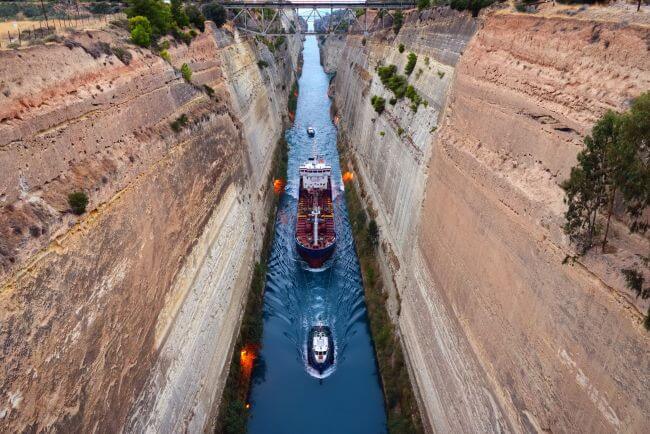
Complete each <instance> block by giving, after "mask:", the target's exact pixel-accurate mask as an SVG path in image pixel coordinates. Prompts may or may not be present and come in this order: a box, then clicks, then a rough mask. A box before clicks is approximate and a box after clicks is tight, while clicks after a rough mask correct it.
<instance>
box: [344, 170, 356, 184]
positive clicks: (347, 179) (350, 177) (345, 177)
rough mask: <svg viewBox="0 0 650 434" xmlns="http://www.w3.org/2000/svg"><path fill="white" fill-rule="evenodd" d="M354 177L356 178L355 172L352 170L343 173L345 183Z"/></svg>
mask: <svg viewBox="0 0 650 434" xmlns="http://www.w3.org/2000/svg"><path fill="white" fill-rule="evenodd" d="M353 179H354V173H352V172H345V173H344V174H343V182H344V183H346V184H347V183H348V182H350V181H352V180H353Z"/></svg>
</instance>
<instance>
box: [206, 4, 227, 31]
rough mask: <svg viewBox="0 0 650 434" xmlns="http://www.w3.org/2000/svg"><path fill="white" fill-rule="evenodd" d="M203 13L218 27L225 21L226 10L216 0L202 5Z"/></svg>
mask: <svg viewBox="0 0 650 434" xmlns="http://www.w3.org/2000/svg"><path fill="white" fill-rule="evenodd" d="M203 15H205V18H207V19H208V20H211V21H212V22H214V24H215V25H216V26H217V27H219V28H221V26H223V25H224V24H225V23H226V10H225V9H224V7H223V6H221V5H220V4H219V3H217V2H212V3H208V4H207V5H205V6H203Z"/></svg>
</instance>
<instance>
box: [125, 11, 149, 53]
mask: <svg viewBox="0 0 650 434" xmlns="http://www.w3.org/2000/svg"><path fill="white" fill-rule="evenodd" d="M129 28H130V29H131V41H133V43H134V44H136V45H139V46H141V47H148V46H150V45H151V35H152V29H151V23H149V20H148V19H147V18H146V17H143V16H137V17H133V18H130V19H129Z"/></svg>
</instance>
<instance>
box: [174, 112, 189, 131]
mask: <svg viewBox="0 0 650 434" xmlns="http://www.w3.org/2000/svg"><path fill="white" fill-rule="evenodd" d="M187 122H188V119H187V115H186V114H185V113H183V114H182V115H180V116H179V117H177V118H176V120H175V121H174V122H172V123H171V124H169V125H170V126H171V127H172V130H173V131H174V132H175V133H179V132H180V131H181V130H182V129H183V128H185V126H186V125H187Z"/></svg>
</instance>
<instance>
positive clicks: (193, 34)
mask: <svg viewBox="0 0 650 434" xmlns="http://www.w3.org/2000/svg"><path fill="white" fill-rule="evenodd" d="M187 34H188V35H190V38H192V39H194V38H196V36H197V35H198V33H197V31H196V30H194V29H190V31H189V32H187Z"/></svg>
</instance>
